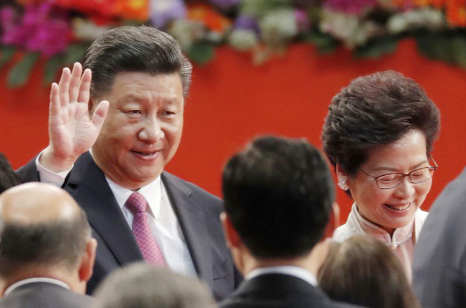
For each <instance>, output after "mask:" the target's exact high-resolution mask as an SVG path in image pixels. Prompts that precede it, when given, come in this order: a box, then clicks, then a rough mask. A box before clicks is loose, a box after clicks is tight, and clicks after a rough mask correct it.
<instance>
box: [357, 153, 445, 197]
mask: <svg viewBox="0 0 466 308" xmlns="http://www.w3.org/2000/svg"><path fill="white" fill-rule="evenodd" d="M430 160H432V162H433V163H434V166H430V165H429V166H427V167H422V168H417V169H415V170H413V171H411V172H409V173H401V172H392V173H386V174H382V175H379V176H373V175H370V174H369V173H367V172H366V171H364V170H363V169H362V168H359V170H361V171H362V172H363V173H364V174H365V175H367V176H370V177H371V178H373V179H374V180H375V184H376V185H377V187H378V188H379V189H392V188H395V187H397V186H399V185H400V184H401V183H402V182H403V180H404V179H405V177H408V181H409V182H410V183H411V184H415V185H416V184H422V183H425V182H427V181H428V180H430V179H432V177H433V176H434V174H433V172H435V171H436V170H437V169H438V165H437V162H436V161H435V160H434V159H433V158H432V157H431V158H430ZM425 168H427V169H429V170H432V175H431V177H430V178H429V179H427V180H425V181H423V182H417V183H414V182H413V181H412V180H411V174H413V173H414V172H416V171H419V170H421V169H425ZM391 174H400V175H402V176H403V178H402V179H401V181H400V182H399V183H398V184H396V185H395V186H393V187H380V186H379V179H380V178H381V177H384V176H387V175H391Z"/></svg>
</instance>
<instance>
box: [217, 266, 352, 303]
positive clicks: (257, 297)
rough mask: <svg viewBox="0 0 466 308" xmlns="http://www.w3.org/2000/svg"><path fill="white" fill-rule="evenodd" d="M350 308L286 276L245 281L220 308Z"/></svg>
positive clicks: (292, 277) (263, 276)
mask: <svg viewBox="0 0 466 308" xmlns="http://www.w3.org/2000/svg"><path fill="white" fill-rule="evenodd" d="M253 307H270V308H285V307H289V308H306V307H316V308H345V307H346V308H351V307H354V308H356V307H358V306H353V305H350V304H345V303H338V302H334V301H332V300H331V299H330V298H329V297H328V296H327V295H326V294H325V293H324V292H323V291H322V290H320V289H319V288H318V287H315V286H313V285H311V284H309V283H308V282H306V281H304V280H302V279H300V278H297V277H294V276H290V275H285V274H265V275H260V276H257V277H254V278H252V279H250V280H246V281H244V282H243V283H242V284H241V285H240V286H239V288H238V289H237V290H236V291H235V292H234V293H233V295H232V296H231V297H230V298H229V299H227V300H225V301H223V302H222V303H221V304H220V308H253Z"/></svg>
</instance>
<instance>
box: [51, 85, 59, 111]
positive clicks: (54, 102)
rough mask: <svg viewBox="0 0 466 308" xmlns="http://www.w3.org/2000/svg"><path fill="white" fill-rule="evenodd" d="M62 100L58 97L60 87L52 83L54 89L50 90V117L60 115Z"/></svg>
mask: <svg viewBox="0 0 466 308" xmlns="http://www.w3.org/2000/svg"><path fill="white" fill-rule="evenodd" d="M60 107H61V106H60V98H59V96H58V85H57V84H56V83H55V82H54V83H52V88H51V89H50V116H55V115H58V114H60Z"/></svg>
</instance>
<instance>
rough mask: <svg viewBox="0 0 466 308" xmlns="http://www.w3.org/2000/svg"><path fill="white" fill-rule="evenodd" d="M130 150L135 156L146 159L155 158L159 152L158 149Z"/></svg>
mask: <svg viewBox="0 0 466 308" xmlns="http://www.w3.org/2000/svg"><path fill="white" fill-rule="evenodd" d="M131 152H132V153H133V154H135V155H136V156H138V157H140V158H142V159H146V160H151V159H155V158H156V157H157V155H158V153H159V151H150V152H148V151H134V150H131Z"/></svg>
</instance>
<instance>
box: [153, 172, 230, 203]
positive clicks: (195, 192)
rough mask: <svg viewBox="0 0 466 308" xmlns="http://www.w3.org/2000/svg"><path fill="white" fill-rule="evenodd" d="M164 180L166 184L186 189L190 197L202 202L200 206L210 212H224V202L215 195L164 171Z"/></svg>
mask: <svg viewBox="0 0 466 308" xmlns="http://www.w3.org/2000/svg"><path fill="white" fill-rule="evenodd" d="M162 180H163V181H164V183H165V184H167V182H168V183H169V184H171V185H176V186H177V188H179V189H184V190H185V191H186V192H188V193H189V194H190V197H191V198H193V199H194V200H202V202H201V203H200V205H201V206H202V207H204V208H208V209H209V210H214V211H216V212H221V211H222V210H223V201H222V199H220V198H219V197H217V196H215V195H214V194H211V193H209V192H208V191H206V190H204V189H203V188H201V187H199V186H198V185H196V184H194V183H191V182H188V181H186V180H183V179H181V178H179V177H177V176H175V175H173V174H171V173H168V172H166V171H164V172H163V173H162Z"/></svg>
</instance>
